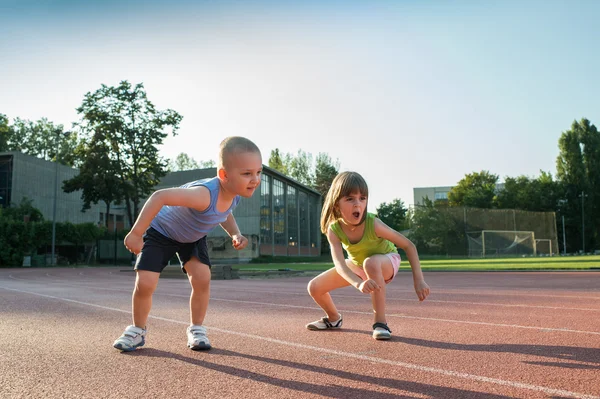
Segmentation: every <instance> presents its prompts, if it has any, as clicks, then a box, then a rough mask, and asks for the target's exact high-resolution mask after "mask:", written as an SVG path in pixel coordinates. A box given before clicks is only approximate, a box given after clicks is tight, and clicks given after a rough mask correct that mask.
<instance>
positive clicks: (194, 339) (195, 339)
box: [187, 325, 211, 351]
mask: <svg viewBox="0 0 600 399" xmlns="http://www.w3.org/2000/svg"><path fill="white" fill-rule="evenodd" d="M187 336H188V344H187V346H188V348H191V349H192V350H193V351H203V350H208V349H210V348H211V346H210V341H209V340H208V337H207V336H206V327H203V326H196V325H194V326H189V327H188V328H187Z"/></svg>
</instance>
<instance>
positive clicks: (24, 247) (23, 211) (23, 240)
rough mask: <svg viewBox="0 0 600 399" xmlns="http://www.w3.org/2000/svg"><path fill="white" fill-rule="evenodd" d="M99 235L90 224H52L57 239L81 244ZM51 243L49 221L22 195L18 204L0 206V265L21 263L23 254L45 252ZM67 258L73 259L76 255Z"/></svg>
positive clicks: (96, 228) (74, 260) (11, 265)
mask: <svg viewBox="0 0 600 399" xmlns="http://www.w3.org/2000/svg"><path fill="white" fill-rule="evenodd" d="M101 234H102V230H101V229H100V228H98V226H96V225H95V224H94V223H82V224H76V225H75V224H72V223H57V224H56V238H57V242H68V243H71V244H75V245H76V246H81V245H83V244H85V243H91V242H94V241H95V240H96V239H98V238H99V237H100V236H101ZM51 242H52V222H51V221H45V220H44V218H43V216H42V213H41V212H40V210H39V209H37V208H35V207H34V206H33V205H32V201H31V200H29V199H27V198H23V200H21V203H20V204H19V205H18V206H15V207H10V208H0V267H14V266H21V265H22V263H23V257H24V256H26V255H35V254H37V253H39V252H41V253H42V254H45V253H46V250H47V248H48V246H49V245H50V244H51ZM75 253H76V252H75ZM70 261H71V262H77V259H76V256H75V258H74V259H71V260H70Z"/></svg>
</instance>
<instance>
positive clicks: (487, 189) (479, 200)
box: [448, 170, 498, 208]
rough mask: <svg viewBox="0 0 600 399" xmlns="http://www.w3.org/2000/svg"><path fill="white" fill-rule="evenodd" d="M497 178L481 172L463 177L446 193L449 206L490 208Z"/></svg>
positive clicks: (484, 171)
mask: <svg viewBox="0 0 600 399" xmlns="http://www.w3.org/2000/svg"><path fill="white" fill-rule="evenodd" d="M497 182H498V176H497V175H494V174H491V173H490V172H488V171H486V170H483V171H481V172H473V173H471V174H467V175H465V177H464V178H463V179H462V180H460V181H459V182H458V184H457V185H456V186H455V187H453V188H452V190H450V192H449V193H448V204H449V205H450V206H467V207H473V208H492V207H493V203H494V196H495V193H496V183H497Z"/></svg>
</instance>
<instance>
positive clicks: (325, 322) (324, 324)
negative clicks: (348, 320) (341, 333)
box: [306, 313, 343, 331]
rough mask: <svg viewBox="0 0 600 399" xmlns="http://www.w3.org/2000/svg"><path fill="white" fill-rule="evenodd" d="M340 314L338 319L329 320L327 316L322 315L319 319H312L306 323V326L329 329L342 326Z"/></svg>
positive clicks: (310, 328) (314, 328)
mask: <svg viewBox="0 0 600 399" xmlns="http://www.w3.org/2000/svg"><path fill="white" fill-rule="evenodd" d="M342 321H343V320H342V314H341V313H340V319H339V320H337V321H333V322H332V321H329V318H327V317H322V318H321V320H317V321H313V322H312V323H308V324H307V325H306V328H308V329H309V330H313V331H316V330H329V329H332V328H341V327H342Z"/></svg>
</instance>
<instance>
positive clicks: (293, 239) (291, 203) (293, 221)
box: [287, 186, 298, 247]
mask: <svg viewBox="0 0 600 399" xmlns="http://www.w3.org/2000/svg"><path fill="white" fill-rule="evenodd" d="M287 209H288V245H289V246H292V247H293V246H297V245H298V207H297V205H296V188H295V187H292V186H287Z"/></svg>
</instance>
